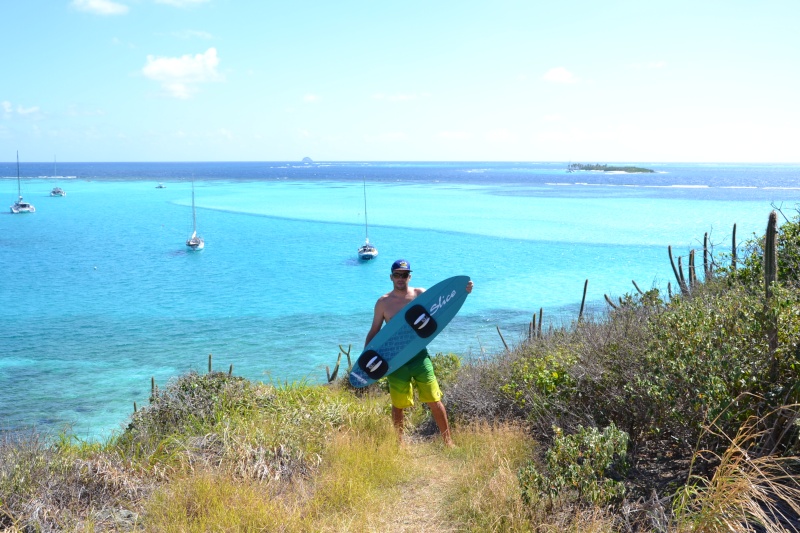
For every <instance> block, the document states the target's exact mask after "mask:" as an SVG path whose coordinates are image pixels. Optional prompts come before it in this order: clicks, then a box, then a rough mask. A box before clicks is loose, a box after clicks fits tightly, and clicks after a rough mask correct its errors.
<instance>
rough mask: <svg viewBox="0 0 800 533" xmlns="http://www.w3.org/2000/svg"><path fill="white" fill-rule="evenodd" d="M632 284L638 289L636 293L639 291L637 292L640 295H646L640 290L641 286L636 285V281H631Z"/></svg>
mask: <svg viewBox="0 0 800 533" xmlns="http://www.w3.org/2000/svg"><path fill="white" fill-rule="evenodd" d="M631 283H633V286H634V287H636V291H637V292H638V293H639V294H640V295H642V296H644V293H643V292H642V289H640V288H639V286H638V285H637V284H636V280H635V279H632V280H631Z"/></svg>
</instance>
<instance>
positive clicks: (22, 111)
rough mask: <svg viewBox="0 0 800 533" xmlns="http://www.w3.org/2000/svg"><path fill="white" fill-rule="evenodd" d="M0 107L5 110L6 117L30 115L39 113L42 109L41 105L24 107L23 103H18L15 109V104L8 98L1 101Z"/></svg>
mask: <svg viewBox="0 0 800 533" xmlns="http://www.w3.org/2000/svg"><path fill="white" fill-rule="evenodd" d="M0 108H1V109H2V110H3V116H4V117H6V118H9V117H11V115H20V116H23V117H24V116H28V115H37V114H38V113H39V112H40V111H41V109H40V108H39V106H33V107H22V106H21V105H17V107H16V109H15V108H14V104H12V103H11V102H9V101H8V100H3V101H2V102H0Z"/></svg>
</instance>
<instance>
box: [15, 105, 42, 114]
mask: <svg viewBox="0 0 800 533" xmlns="http://www.w3.org/2000/svg"><path fill="white" fill-rule="evenodd" d="M38 112H39V106H33V107H22V106H21V105H19V106H17V113H19V114H20V115H32V114H34V113H38Z"/></svg>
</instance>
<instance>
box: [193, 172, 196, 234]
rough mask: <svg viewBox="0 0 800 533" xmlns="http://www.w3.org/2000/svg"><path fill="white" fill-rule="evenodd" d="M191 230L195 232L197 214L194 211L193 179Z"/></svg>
mask: <svg viewBox="0 0 800 533" xmlns="http://www.w3.org/2000/svg"><path fill="white" fill-rule="evenodd" d="M192 231H193V232H194V233H197V215H196V214H195V211H194V180H192ZM194 233H193V234H192V235H194Z"/></svg>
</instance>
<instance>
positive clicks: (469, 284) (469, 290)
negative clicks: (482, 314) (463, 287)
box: [467, 280, 475, 294]
mask: <svg viewBox="0 0 800 533" xmlns="http://www.w3.org/2000/svg"><path fill="white" fill-rule="evenodd" d="M474 285H475V284H474V283H472V280H469V281H468V282H467V294H470V293H472V287H473V286H474Z"/></svg>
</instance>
